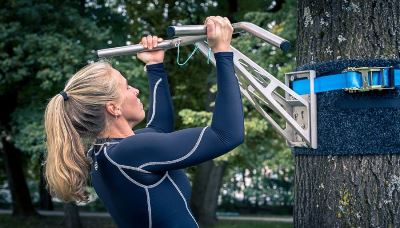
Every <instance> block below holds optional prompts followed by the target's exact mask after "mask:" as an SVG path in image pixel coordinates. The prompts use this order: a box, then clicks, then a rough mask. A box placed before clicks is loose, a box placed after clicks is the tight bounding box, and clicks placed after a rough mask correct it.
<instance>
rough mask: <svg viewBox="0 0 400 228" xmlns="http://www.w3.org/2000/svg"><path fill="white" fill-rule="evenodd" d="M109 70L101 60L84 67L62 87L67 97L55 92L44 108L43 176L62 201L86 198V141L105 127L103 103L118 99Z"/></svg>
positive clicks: (84, 199) (114, 83) (114, 81)
mask: <svg viewBox="0 0 400 228" xmlns="http://www.w3.org/2000/svg"><path fill="white" fill-rule="evenodd" d="M111 70H112V66H111V65H110V64H109V63H108V62H104V61H100V62H95V63H92V64H90V65H88V66H86V67H84V68H83V69H81V70H79V71H78V72H77V73H76V74H75V75H73V76H72V77H71V78H70V79H69V80H68V82H67V84H66V86H65V88H64V91H65V92H66V93H67V94H68V99H67V100H65V101H64V98H63V96H62V95H60V94H57V95H56V96H54V97H53V98H51V100H50V102H49V103H48V105H47V107H46V111H45V117H44V125H45V129H46V146H47V154H46V160H45V164H44V165H45V177H46V180H47V184H48V188H49V191H50V193H51V194H52V195H53V196H56V197H57V198H59V199H61V200H63V201H66V202H69V201H78V202H82V201H83V202H85V201H87V200H88V192H87V190H86V187H87V184H88V177H89V167H90V160H89V159H88V158H87V157H86V153H85V152H86V149H87V145H86V144H87V142H91V141H93V140H94V139H95V138H96V137H97V136H99V134H100V133H101V132H102V131H103V130H104V128H105V126H106V114H105V104H106V102H108V101H113V100H116V99H118V98H119V93H118V89H117V88H118V87H117V86H118V82H117V79H116V77H112V75H111Z"/></svg>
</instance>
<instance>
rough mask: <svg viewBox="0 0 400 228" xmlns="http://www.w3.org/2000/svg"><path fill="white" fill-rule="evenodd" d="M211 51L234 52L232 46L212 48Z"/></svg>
mask: <svg viewBox="0 0 400 228" xmlns="http://www.w3.org/2000/svg"><path fill="white" fill-rule="evenodd" d="M211 51H212V52H213V53H218V52H232V50H231V47H218V48H211Z"/></svg>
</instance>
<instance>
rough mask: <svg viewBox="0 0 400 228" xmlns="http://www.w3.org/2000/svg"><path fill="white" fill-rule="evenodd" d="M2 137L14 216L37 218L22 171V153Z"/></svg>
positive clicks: (6, 137) (5, 137)
mask: <svg viewBox="0 0 400 228" xmlns="http://www.w3.org/2000/svg"><path fill="white" fill-rule="evenodd" d="M8 137H9V136H3V137H1V143H2V147H3V148H2V149H3V154H4V161H5V166H6V172H7V178H8V185H9V188H10V191H11V196H12V207H13V213H12V214H13V216H36V215H38V214H37V213H36V210H35V208H34V207H33V204H32V200H31V196H30V195H29V189H28V186H27V184H26V181H25V175H24V172H23V169H22V165H21V164H22V163H21V154H20V153H21V152H20V151H19V150H18V149H17V148H15V147H14V145H13V144H12V143H11V142H10V140H9V139H8Z"/></svg>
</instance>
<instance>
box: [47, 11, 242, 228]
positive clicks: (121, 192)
mask: <svg viewBox="0 0 400 228" xmlns="http://www.w3.org/2000/svg"><path fill="white" fill-rule="evenodd" d="M205 24H206V26H207V38H208V44H209V46H210V48H211V50H212V51H213V52H214V55H215V59H216V63H217V83H218V93H217V97H216V103H215V110H214V113H213V118H212V123H211V126H210V127H199V128H189V129H183V130H179V131H173V108H172V102H171V97H170V93H169V89H168V80H167V75H166V73H165V71H164V68H163V63H162V62H163V58H164V51H162V50H158V51H149V52H143V53H140V54H138V58H139V59H140V60H142V61H143V62H145V63H146V68H147V72H148V78H149V84H150V91H151V92H150V107H149V113H150V116H148V121H147V125H146V128H144V129H139V130H136V131H132V128H133V127H134V126H135V125H137V124H138V123H139V122H141V121H142V120H143V119H144V116H145V113H144V111H143V105H142V103H141V102H140V99H139V98H138V95H139V90H137V89H135V88H133V87H131V86H129V85H128V84H127V81H126V79H125V78H124V77H123V76H122V75H121V74H120V73H119V72H118V71H117V70H115V69H113V68H112V67H111V66H110V65H109V64H108V63H104V62H97V63H93V64H91V65H89V66H87V67H85V68H83V69H82V70H80V71H79V72H78V73H76V74H75V75H74V76H73V77H72V78H71V79H70V80H69V81H68V83H67V85H66V86H65V89H64V91H63V92H61V93H60V95H56V96H55V97H53V98H52V99H51V101H50V102H49V104H48V106H47V109H46V113H45V127H46V134H47V149H48V153H47V157H46V169H45V170H46V178H47V181H48V185H49V189H50V191H51V193H52V194H53V195H55V196H57V197H59V198H60V199H62V200H64V201H85V200H87V195H88V194H87V192H86V190H85V187H86V185H87V180H88V176H89V169H90V175H91V182H92V184H93V186H94V188H95V190H96V192H97V194H98V196H99V197H100V199H101V200H102V202H103V203H104V204H105V206H106V208H107V209H108V211H109V212H110V214H111V216H112V218H113V219H114V220H115V222H116V223H117V224H118V226H119V227H152V226H154V227H198V225H197V222H196V220H195V219H194V217H193V215H192V213H191V211H190V208H189V205H188V202H189V198H190V192H191V189H190V185H189V181H188V179H187V177H186V175H185V173H184V172H183V171H182V169H183V168H185V167H189V166H193V165H196V164H199V163H201V162H204V161H206V160H209V159H213V158H215V157H218V156H220V155H222V154H224V153H226V152H228V151H230V150H232V149H233V148H235V147H236V146H238V145H239V144H241V143H242V142H243V138H244V126H243V110H242V103H241V96H240V91H239V85H238V82H237V79H236V77H235V75H234V68H233V53H232V52H230V41H231V36H232V32H233V28H232V26H231V24H230V22H229V20H228V19H227V18H222V17H208V18H207V19H206V23H205ZM159 41H160V40H159V39H158V38H157V37H155V36H153V37H152V36H148V37H144V38H143V39H142V41H141V43H142V45H143V46H144V47H145V48H147V49H149V50H151V49H152V48H153V47H156V46H157V42H159ZM85 141H86V142H87V141H89V142H92V141H94V144H93V146H92V148H91V149H90V150H89V151H88V153H87V155H86V154H85V150H84V144H85ZM90 161H91V162H90Z"/></svg>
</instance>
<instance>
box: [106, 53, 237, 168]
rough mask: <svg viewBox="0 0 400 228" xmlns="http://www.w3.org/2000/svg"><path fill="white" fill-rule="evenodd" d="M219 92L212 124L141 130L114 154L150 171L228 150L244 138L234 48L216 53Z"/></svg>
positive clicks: (120, 160)
mask: <svg viewBox="0 0 400 228" xmlns="http://www.w3.org/2000/svg"><path fill="white" fill-rule="evenodd" d="M215 58H216V61H217V78H218V79H217V83H218V92H217V96H216V101H215V109H214V113H213V117H212V123H211V126H210V127H205V128H188V129H184V130H180V131H175V132H172V133H148V134H139V135H135V136H131V137H128V138H126V139H124V140H122V141H121V142H120V143H119V144H118V145H117V146H116V148H115V150H113V152H112V154H110V157H111V158H112V159H113V160H114V161H115V162H117V163H119V164H122V165H126V166H134V167H137V168H140V169H143V170H146V171H149V172H163V171H166V170H174V169H181V168H184V167H189V166H192V165H196V164H199V163H202V162H204V161H207V160H210V159H213V158H215V157H218V156H220V155H222V154H224V153H227V152H229V151H231V150H232V149H234V148H235V147H236V146H238V145H240V144H241V143H242V142H243V140H244V124H243V123H244V118H243V108H242V101H241V95H240V90H239V85H238V81H237V78H236V77H235V74H234V68H233V60H232V59H233V54H232V53H231V52H221V53H216V54H215Z"/></svg>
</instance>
